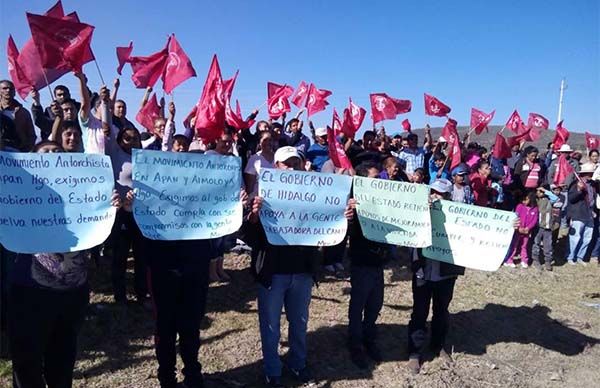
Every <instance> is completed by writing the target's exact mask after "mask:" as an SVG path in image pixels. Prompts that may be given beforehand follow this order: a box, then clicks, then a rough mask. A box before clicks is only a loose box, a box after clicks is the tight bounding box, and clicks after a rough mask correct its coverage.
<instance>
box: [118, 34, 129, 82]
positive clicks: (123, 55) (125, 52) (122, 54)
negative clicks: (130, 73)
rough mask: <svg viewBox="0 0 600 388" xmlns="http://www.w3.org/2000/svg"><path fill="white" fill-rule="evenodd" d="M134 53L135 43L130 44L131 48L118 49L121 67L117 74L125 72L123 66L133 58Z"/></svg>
mask: <svg viewBox="0 0 600 388" xmlns="http://www.w3.org/2000/svg"><path fill="white" fill-rule="evenodd" d="M132 51H133V42H129V46H127V47H117V61H119V66H118V67H117V73H119V75H121V71H123V66H125V64H126V63H127V62H129V59H130V57H131V52H132Z"/></svg>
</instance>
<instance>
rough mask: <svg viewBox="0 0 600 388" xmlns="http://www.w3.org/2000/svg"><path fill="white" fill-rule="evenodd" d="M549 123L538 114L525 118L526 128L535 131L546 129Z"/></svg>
mask: <svg viewBox="0 0 600 388" xmlns="http://www.w3.org/2000/svg"><path fill="white" fill-rule="evenodd" d="M549 125H550V123H549V122H548V119H547V118H545V117H544V116H542V115H541V114H539V113H530V114H529V117H528V118H527V126H528V127H530V128H536V129H548V126H549Z"/></svg>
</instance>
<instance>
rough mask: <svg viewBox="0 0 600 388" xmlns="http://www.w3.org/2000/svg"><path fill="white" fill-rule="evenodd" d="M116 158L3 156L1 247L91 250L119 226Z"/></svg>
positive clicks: (33, 250)
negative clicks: (115, 204) (115, 199)
mask: <svg viewBox="0 0 600 388" xmlns="http://www.w3.org/2000/svg"><path fill="white" fill-rule="evenodd" d="M113 186H114V178H113V171H112V167H111V162H110V158H109V157H108V156H104V155H97V154H74V153H72V154H71V153H70V154H66V153H54V154H50V153H48V154H35V153H29V154H28V153H11V152H0V242H1V243H2V245H4V246H5V247H6V248H7V249H9V250H11V251H14V252H21V253H42V252H52V253H62V252H74V251H80V250H83V249H89V248H92V247H94V246H96V245H99V244H101V243H103V242H104V240H106V238H107V237H108V235H109V234H110V231H111V229H112V226H113V223H114V220H115V211H116V209H115V208H114V207H113V206H111V196H112V190H113Z"/></svg>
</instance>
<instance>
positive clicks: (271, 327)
mask: <svg viewBox="0 0 600 388" xmlns="http://www.w3.org/2000/svg"><path fill="white" fill-rule="evenodd" d="M312 286H313V278H312V276H311V275H309V274H306V273H302V274H289V275H284V274H276V275H273V278H272V281H271V287H270V288H265V287H264V286H262V285H259V288H258V320H259V323H260V340H261V344H262V353H263V360H264V371H265V375H267V376H281V367H282V364H281V360H280V358H279V352H278V348H279V338H280V336H281V331H280V328H279V323H280V321H281V309H282V307H283V306H285V315H286V318H287V320H288V322H289V329H288V343H289V346H290V350H289V352H288V363H287V364H288V366H289V367H290V368H293V369H297V370H299V369H303V368H304V367H305V366H306V330H307V325H308V306H309V305H310V297H311V291H312Z"/></svg>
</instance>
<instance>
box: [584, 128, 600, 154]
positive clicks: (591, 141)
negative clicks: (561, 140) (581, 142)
mask: <svg viewBox="0 0 600 388" xmlns="http://www.w3.org/2000/svg"><path fill="white" fill-rule="evenodd" d="M585 145H586V147H587V149H588V150H590V151H591V150H597V149H598V145H600V139H599V138H597V137H596V136H594V135H592V134H591V133H589V132H586V133H585Z"/></svg>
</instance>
